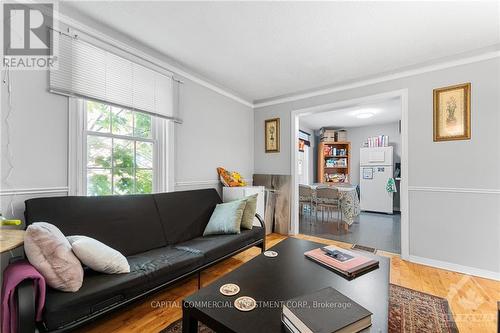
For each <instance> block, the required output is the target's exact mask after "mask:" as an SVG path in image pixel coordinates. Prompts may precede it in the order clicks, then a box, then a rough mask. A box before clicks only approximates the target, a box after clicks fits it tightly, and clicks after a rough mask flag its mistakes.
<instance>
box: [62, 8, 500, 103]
mask: <svg viewBox="0 0 500 333" xmlns="http://www.w3.org/2000/svg"><path fill="white" fill-rule="evenodd" d="M64 6H67V7H69V9H70V10H71V11H73V12H78V13H80V14H81V15H83V16H87V17H89V18H91V19H92V20H95V21H98V22H99V23H102V24H104V25H106V26H108V27H109V28H112V29H115V30H119V31H121V32H122V33H124V34H125V35H128V36H129V37H130V38H133V39H135V40H137V41H139V42H141V43H143V44H144V45H146V46H148V47H150V48H153V49H155V50H157V51H159V52H161V53H163V54H165V55H167V56H169V57H171V58H172V59H174V60H176V61H177V62H179V63H180V64H182V65H184V66H185V67H186V68H189V69H191V70H192V71H194V72H196V73H199V74H200V75H201V76H203V77H206V78H208V79H210V80H211V81H213V82H216V83H218V84H219V85H222V86H224V87H227V88H230V89H231V90H232V91H236V92H237V93H238V94H239V95H240V96H242V97H244V98H246V99H247V100H249V101H259V100H263V99H267V98H271V97H277V96H281V95H286V94H291V93H295V92H301V91H306V90H311V89H314V88H318V87H325V86H329V85H335V84H339V83H343V82H345V81H349V80H356V79H361V78H365V77H367V76H372V75H376V74H378V73H386V72H391V71H396V70H397V69H400V68H402V67H406V66H412V65H415V64H419V63H423V62H429V61H433V60H436V59H440V58H444V57H450V56H454V55H457V54H460V53H463V52H470V51H472V50H476V49H480V48H485V47H489V46H492V45H496V44H499V43H500V5H499V3H498V2H496V1H491V2H449V1H444V2H357V1H352V2H165V1H124V2H122V1H120V2H117V1H81V2H80V1H79V2H69V3H68V2H66V3H65V4H64Z"/></svg>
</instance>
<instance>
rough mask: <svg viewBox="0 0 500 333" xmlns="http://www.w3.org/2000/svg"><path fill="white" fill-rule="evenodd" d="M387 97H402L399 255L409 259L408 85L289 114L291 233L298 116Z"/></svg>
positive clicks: (295, 217)
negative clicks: (403, 87)
mask: <svg viewBox="0 0 500 333" xmlns="http://www.w3.org/2000/svg"><path fill="white" fill-rule="evenodd" d="M388 98H399V99H400V101H401V175H403V177H402V178H401V188H400V202H401V203H400V205H401V207H400V208H401V257H402V258H403V259H408V258H409V255H410V228H409V214H408V206H409V205H408V171H409V170H408V89H400V90H394V91H389V92H385V93H381V94H376V95H370V96H364V97H360V98H354V99H349V100H343V101H340V102H335V103H330V104H322V105H317V106H313V107H308V108H302V109H296V110H293V111H292V114H291V124H292V126H291V133H290V136H291V140H290V142H291V144H290V149H291V154H290V156H291V159H290V163H291V168H290V170H291V174H292V191H291V202H292V204H291V209H292V211H291V214H290V216H291V221H290V222H291V223H290V230H289V233H290V234H298V233H299V205H298V200H297V198H298V197H299V189H298V188H299V184H298V176H297V161H298V154H297V150H298V147H297V145H298V137H299V116H304V115H307V114H313V113H321V112H326V111H332V110H335V109H341V108H346V107H353V106H357V105H362V104H367V103H373V102H377V101H380V100H384V99H388Z"/></svg>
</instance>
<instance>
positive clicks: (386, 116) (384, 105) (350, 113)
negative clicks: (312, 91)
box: [299, 98, 401, 130]
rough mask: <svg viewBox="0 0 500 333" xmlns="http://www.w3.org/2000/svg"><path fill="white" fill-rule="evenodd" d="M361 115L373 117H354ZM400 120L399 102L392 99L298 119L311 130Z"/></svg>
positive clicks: (396, 99) (301, 124) (397, 99)
mask: <svg viewBox="0 0 500 333" xmlns="http://www.w3.org/2000/svg"><path fill="white" fill-rule="evenodd" d="M362 113H372V114H373V117H370V118H366V119H359V118H357V117H356V116H357V115H359V114H362ZM400 119H401V101H400V99H399V98H393V99H389V100H385V101H381V102H377V103H370V104H364V105H361V106H355V107H349V108H343V109H337V110H331V111H325V112H321V113H314V114H310V115H305V116H301V117H300V118H299V121H300V126H301V127H306V128H308V129H311V130H318V129H320V128H321V127H336V128H349V127H360V126H368V125H376V124H386V123H392V122H395V121H398V120H400Z"/></svg>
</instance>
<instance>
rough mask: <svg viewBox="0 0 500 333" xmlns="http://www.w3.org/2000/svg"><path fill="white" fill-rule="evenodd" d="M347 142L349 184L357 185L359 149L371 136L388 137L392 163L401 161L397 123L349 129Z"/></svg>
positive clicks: (399, 135)
mask: <svg viewBox="0 0 500 333" xmlns="http://www.w3.org/2000/svg"><path fill="white" fill-rule="evenodd" d="M346 130H347V140H348V141H350V142H351V183H352V184H354V185H358V184H359V148H360V147H361V145H362V144H363V142H364V141H365V140H366V139H367V138H368V137H371V136H377V135H388V136H389V145H390V146H392V147H394V148H393V149H394V163H399V162H400V161H401V134H400V133H399V122H392V123H387V124H377V125H371V126H362V127H349V128H346Z"/></svg>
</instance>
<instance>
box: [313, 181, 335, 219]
mask: <svg viewBox="0 0 500 333" xmlns="http://www.w3.org/2000/svg"><path fill="white" fill-rule="evenodd" d="M315 205H316V208H317V209H319V208H321V220H322V221H324V220H325V210H326V211H327V218H328V215H332V216H333V210H334V209H335V210H337V216H338V219H337V228H339V227H340V222H342V209H341V204H340V195H339V190H338V189H336V188H334V187H329V186H328V187H318V188H317V189H316V198H315ZM317 209H316V220H317V219H318V211H317Z"/></svg>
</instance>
